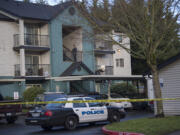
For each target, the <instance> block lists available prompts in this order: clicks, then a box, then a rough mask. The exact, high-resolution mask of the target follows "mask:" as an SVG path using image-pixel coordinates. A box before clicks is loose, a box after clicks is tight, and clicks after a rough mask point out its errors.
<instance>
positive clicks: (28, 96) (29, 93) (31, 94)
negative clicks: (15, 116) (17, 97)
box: [23, 87, 44, 102]
mask: <svg viewBox="0 0 180 135" xmlns="http://www.w3.org/2000/svg"><path fill="white" fill-rule="evenodd" d="M43 92H44V89H43V88H40V87H31V88H28V89H26V90H25V91H24V93H23V99H24V101H28V102H30V101H34V99H35V98H36V97H37V95H39V94H42V93H43Z"/></svg>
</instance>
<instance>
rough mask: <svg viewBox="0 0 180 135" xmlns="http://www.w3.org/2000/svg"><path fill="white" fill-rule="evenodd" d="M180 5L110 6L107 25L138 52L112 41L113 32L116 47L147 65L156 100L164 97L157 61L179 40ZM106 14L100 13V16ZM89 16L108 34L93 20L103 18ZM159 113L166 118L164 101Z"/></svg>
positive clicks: (171, 1) (162, 1)
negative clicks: (126, 38) (133, 44)
mask: <svg viewBox="0 0 180 135" xmlns="http://www.w3.org/2000/svg"><path fill="white" fill-rule="evenodd" d="M96 1H97V0H96ZM179 4H180V1H178V0H144V1H143V0H115V1H114V5H112V7H111V9H112V12H111V14H110V16H109V19H110V21H108V22H106V23H108V26H109V27H111V28H112V30H116V31H118V32H121V33H125V34H126V35H127V36H128V37H129V38H130V39H131V41H133V42H134V43H135V45H136V50H132V49H129V48H126V46H125V45H124V44H121V43H119V42H117V41H116V40H114V39H113V37H112V35H113V33H110V32H111V31H109V33H108V37H109V39H111V41H112V42H113V44H118V45H119V46H121V47H122V48H123V49H125V50H126V51H127V52H129V53H131V55H132V56H133V57H134V58H137V59H142V60H144V61H145V62H146V63H147V65H148V67H149V68H150V70H151V73H152V75H153V86H154V91H155V96H156V98H161V97H162V96H161V89H160V84H159V75H158V69H157V64H158V59H159V58H163V57H164V56H166V54H167V52H168V51H169V50H171V48H172V47H174V44H173V43H174V41H175V40H177V39H178V40H179V36H178V32H179V24H177V21H178V19H179V14H180V11H179V10H180V8H179ZM103 15H104V14H102V13H101V16H103ZM86 17H87V18H88V20H89V21H90V22H91V23H93V26H94V27H95V29H96V30H98V31H100V32H101V33H104V34H107V33H106V31H104V29H103V28H102V27H101V26H100V25H98V24H97V23H96V21H94V20H99V19H101V17H98V15H96V14H95V13H93V14H87V15H86ZM92 18H93V19H92ZM94 18H95V19H94ZM117 36H118V35H117ZM157 114H158V115H163V106H162V101H158V102H157Z"/></svg>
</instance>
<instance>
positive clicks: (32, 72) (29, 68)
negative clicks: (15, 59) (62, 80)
mask: <svg viewBox="0 0 180 135" xmlns="http://www.w3.org/2000/svg"><path fill="white" fill-rule="evenodd" d="M25 74H26V75H25V76H26V77H44V78H45V77H49V76H50V65H49V64H26V65H25ZM15 77H21V71H20V64H17V65H15Z"/></svg>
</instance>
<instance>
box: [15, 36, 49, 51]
mask: <svg viewBox="0 0 180 135" xmlns="http://www.w3.org/2000/svg"><path fill="white" fill-rule="evenodd" d="M19 36H20V35H19V34H15V35H14V50H15V51H19V49H21V48H24V49H25V50H26V51H33V52H46V51H49V50H50V46H49V36H48V35H33V34H24V44H20V42H19Z"/></svg>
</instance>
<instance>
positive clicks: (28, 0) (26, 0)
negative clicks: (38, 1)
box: [23, 0, 31, 2]
mask: <svg viewBox="0 0 180 135" xmlns="http://www.w3.org/2000/svg"><path fill="white" fill-rule="evenodd" d="M23 1H24V2H31V0H23Z"/></svg>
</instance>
